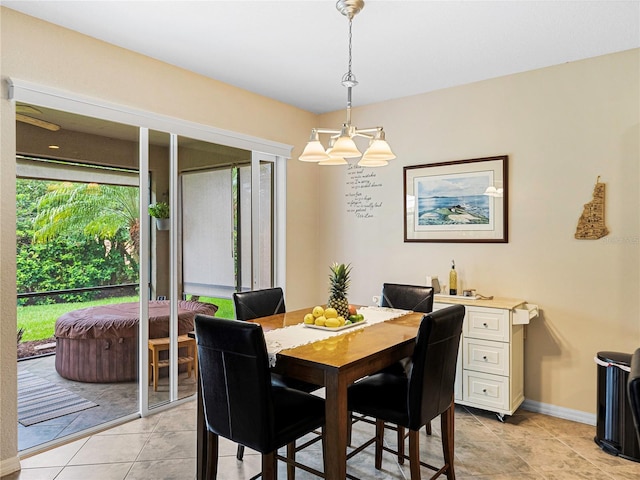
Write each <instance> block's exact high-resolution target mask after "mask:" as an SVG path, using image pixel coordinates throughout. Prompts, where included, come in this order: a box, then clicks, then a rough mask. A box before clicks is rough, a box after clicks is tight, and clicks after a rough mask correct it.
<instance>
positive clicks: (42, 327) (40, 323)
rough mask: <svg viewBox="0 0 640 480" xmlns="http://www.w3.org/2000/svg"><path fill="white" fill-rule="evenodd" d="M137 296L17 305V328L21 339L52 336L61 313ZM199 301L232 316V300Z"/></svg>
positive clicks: (218, 314)
mask: <svg viewBox="0 0 640 480" xmlns="http://www.w3.org/2000/svg"><path fill="white" fill-rule="evenodd" d="M137 301H138V297H113V298H105V299H102V300H94V301H91V302H78V303H56V304H53V305H31V306H26V307H18V330H19V329H20V328H24V334H23V335H22V341H23V342H27V341H31V340H42V339H45V338H51V337H53V332H54V328H55V324H56V319H57V318H58V317H59V316H60V315H62V314H63V313H67V312H70V311H72V310H78V309H80V308H86V307H93V306H96V305H107V304H110V303H124V302H137ZM200 301H201V302H208V303H213V304H215V305H218V307H219V309H218V311H217V312H216V316H217V317H222V318H234V310H233V301H232V300H230V299H226V298H206V297H200Z"/></svg>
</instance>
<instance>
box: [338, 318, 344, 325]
mask: <svg viewBox="0 0 640 480" xmlns="http://www.w3.org/2000/svg"><path fill="white" fill-rule="evenodd" d="M338 321H339V322H340V326H343V325H344V322H345V319H344V317H338Z"/></svg>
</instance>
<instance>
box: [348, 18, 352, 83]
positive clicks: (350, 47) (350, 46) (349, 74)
mask: <svg viewBox="0 0 640 480" xmlns="http://www.w3.org/2000/svg"><path fill="white" fill-rule="evenodd" d="M352 25H353V20H351V19H349V70H348V73H347V75H348V78H349V80H351V77H352V74H351V50H352V44H351V26H352Z"/></svg>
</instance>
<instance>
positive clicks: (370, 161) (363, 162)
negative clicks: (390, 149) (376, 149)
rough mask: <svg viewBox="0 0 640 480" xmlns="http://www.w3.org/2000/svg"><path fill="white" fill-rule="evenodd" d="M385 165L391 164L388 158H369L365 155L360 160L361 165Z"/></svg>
mask: <svg viewBox="0 0 640 480" xmlns="http://www.w3.org/2000/svg"><path fill="white" fill-rule="evenodd" d="M385 165H389V162H387V161H386V160H378V159H375V158H369V159H367V158H364V156H363V157H362V159H361V160H360V161H359V162H358V166H359V167H384V166H385Z"/></svg>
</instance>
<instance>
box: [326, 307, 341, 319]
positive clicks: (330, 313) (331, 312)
mask: <svg viewBox="0 0 640 480" xmlns="http://www.w3.org/2000/svg"><path fill="white" fill-rule="evenodd" d="M324 316H325V318H337V316H338V311H337V310H336V309H335V308H327V309H326V310H325V311H324Z"/></svg>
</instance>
